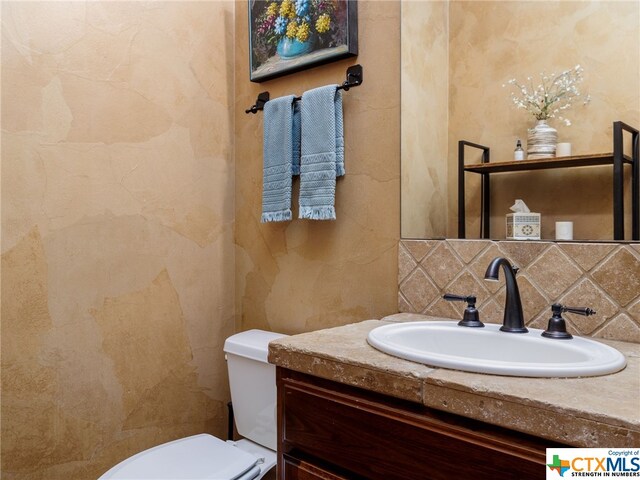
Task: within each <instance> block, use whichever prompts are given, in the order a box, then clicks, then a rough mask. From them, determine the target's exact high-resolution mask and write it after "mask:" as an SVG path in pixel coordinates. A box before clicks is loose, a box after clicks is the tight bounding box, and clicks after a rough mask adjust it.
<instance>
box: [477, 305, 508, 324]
mask: <svg viewBox="0 0 640 480" xmlns="http://www.w3.org/2000/svg"><path fill="white" fill-rule="evenodd" d="M478 310H480V320H481V321H482V322H484V323H499V324H501V323H502V321H503V320H504V305H498V303H497V302H496V301H495V300H489V301H488V302H486V303H484V304H483V305H481V306H480V307H479V308H478Z"/></svg>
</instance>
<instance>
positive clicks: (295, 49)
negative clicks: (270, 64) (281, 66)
mask: <svg viewBox="0 0 640 480" xmlns="http://www.w3.org/2000/svg"><path fill="white" fill-rule="evenodd" d="M312 46H313V39H312V37H309V39H308V40H307V41H306V42H301V41H299V40H298V39H295V38H294V39H291V38H288V37H282V38H281V39H280V41H279V42H278V46H277V47H276V52H277V53H278V55H279V56H280V58H281V59H283V60H289V59H292V58H296V57H299V56H300V55H304V54H305V53H309V52H310V51H311V47H312Z"/></svg>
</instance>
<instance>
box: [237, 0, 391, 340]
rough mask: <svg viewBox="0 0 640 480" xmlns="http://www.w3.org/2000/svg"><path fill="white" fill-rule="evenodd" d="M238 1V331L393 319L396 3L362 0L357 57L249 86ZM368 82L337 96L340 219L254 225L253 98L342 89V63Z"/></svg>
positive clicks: (257, 156) (258, 145) (257, 172)
mask: <svg viewBox="0 0 640 480" xmlns="http://www.w3.org/2000/svg"><path fill="white" fill-rule="evenodd" d="M246 8H247V7H246V2H240V3H238V4H236V12H237V14H236V31H237V39H238V44H237V47H236V104H235V114H236V123H235V140H236V296H237V306H236V310H237V313H238V315H239V327H240V328H241V329H247V328H253V327H258V328H266V329H269V330H275V331H282V332H284V333H293V332H301V331H306V330H313V329H317V328H322V327H329V326H333V325H338V324H345V323H350V322H353V321H357V320H362V319H366V318H379V317H380V316H382V315H385V314H387V313H392V312H395V311H397V280H396V278H397V257H396V255H397V240H398V238H399V233H400V232H399V227H400V226H399V215H400V207H399V198H400V192H399V170H400V169H399V141H400V140H399V138H400V132H399V119H400V98H399V97H400V86H399V82H400V49H399V45H400V42H399V32H400V19H399V15H400V5H399V3H398V2H378V1H375V2H374V1H364V2H358V22H359V25H358V34H359V40H360V53H359V55H358V57H357V59H348V60H344V61H339V62H335V63H331V64H329V65H326V66H321V67H317V68H314V69H311V70H306V71H303V72H300V73H296V74H293V75H289V76H285V77H282V78H279V79H275V80H271V81H268V82H264V83H262V84H256V83H251V82H249V71H248V63H249V62H248V60H247V43H246V39H247V21H246ZM355 63H360V64H361V65H363V67H364V83H363V85H362V86H360V87H358V88H354V89H352V90H350V91H349V92H348V93H345V95H344V114H345V152H346V153H345V157H346V160H345V166H346V171H347V174H346V176H345V177H344V178H341V179H339V180H338V185H337V194H336V197H337V198H336V207H337V208H336V215H337V220H336V221H335V222H332V221H325V222H320V221H316V222H314V221H308V220H299V219H297V218H295V217H297V204H296V201H295V199H297V187H298V180H297V179H296V180H295V182H294V193H293V198H294V208H293V212H294V218H295V219H294V220H293V221H291V222H284V223H271V224H261V223H260V212H261V191H262V114H261V113H260V114H258V115H255V116H254V115H245V114H244V109H246V108H248V107H250V106H251V105H253V104H254V102H255V99H256V96H257V94H258V93H259V92H261V91H264V90H268V91H269V92H270V93H271V96H272V98H273V97H277V96H281V95H286V94H292V93H293V94H297V95H299V94H301V93H302V92H303V91H305V90H308V89H310V88H314V87H318V86H321V85H325V84H328V83H340V82H342V81H343V80H344V78H345V72H346V68H347V66H349V65H351V64H355Z"/></svg>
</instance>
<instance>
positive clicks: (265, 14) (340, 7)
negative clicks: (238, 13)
mask: <svg viewBox="0 0 640 480" xmlns="http://www.w3.org/2000/svg"><path fill="white" fill-rule="evenodd" d="M249 1H250V12H249V15H250V25H249V26H250V40H251V70H252V72H251V73H252V78H251V79H252V80H255V79H257V78H259V79H266V78H271V77H274V76H278V75H282V74H284V73H287V70H291V68H288V67H292V66H293V67H298V68H295V69H296V70H300V69H301V68H299V67H301V66H303V65H304V66H305V67H303V68H306V66H308V64H309V63H312V64H317V63H324V62H326V61H328V60H332V59H335V57H336V56H340V58H342V57H343V56H348V55H353V54H354V52H353V48H352V49H351V51H350V49H349V43H350V40H351V41H353V37H354V32H350V31H349V30H350V28H352V29H355V28H356V26H355V2H354V1H346V0H280V1H263V0H249ZM350 4H351V5H350ZM350 16H351V17H352V18H349V17H350ZM350 34H351V35H350ZM352 47H353V45H352ZM345 53H346V54H347V55H344V54H345Z"/></svg>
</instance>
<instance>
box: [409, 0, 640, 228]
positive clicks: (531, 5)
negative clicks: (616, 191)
mask: <svg viewBox="0 0 640 480" xmlns="http://www.w3.org/2000/svg"><path fill="white" fill-rule="evenodd" d="M401 30H402V33H401V38H402V40H401V42H402V48H401V50H402V74H401V76H402V86H401V92H402V93H401V96H402V114H401V123H402V128H401V130H402V140H401V235H402V237H403V238H442V237H454V238H455V237H457V232H458V230H457V219H458V215H457V194H458V187H457V179H458V174H457V165H458V141H459V140H466V141H470V142H474V143H478V144H482V145H486V146H488V147H490V148H491V161H492V162H504V161H512V160H513V159H514V148H515V146H516V141H517V139H520V140H522V143H523V146H524V148H525V150H526V148H527V147H526V140H527V129H529V128H532V127H533V126H534V125H535V118H534V117H533V116H532V115H530V114H529V113H528V112H526V111H525V110H523V109H517V108H515V106H514V105H513V103H512V101H511V98H510V93H511V91H512V90H511V87H510V86H509V85H507V86H506V87H504V86H503V85H504V84H507V82H508V81H509V80H510V79H512V78H515V79H518V80H519V81H526V79H527V77H532V81H534V82H535V81H536V80H538V79H539V75H540V74H541V73H543V72H544V73H546V74H551V73H559V72H560V71H563V70H567V69H571V68H574V67H575V66H576V65H581V66H582V67H583V69H584V73H583V77H584V80H583V82H582V83H581V84H580V90H581V91H582V92H584V93H585V94H588V95H589V96H590V97H591V101H590V102H589V103H588V104H587V105H586V106H584V105H582V102H575V103H574V104H573V105H572V106H571V108H569V109H568V110H567V111H566V112H564V113H566V117H568V118H569V119H570V120H571V123H572V125H571V126H565V125H564V124H562V123H561V121H559V120H558V119H551V120H549V123H550V125H552V126H553V127H554V128H556V129H557V131H558V142H570V143H571V144H572V155H591V154H596V153H605V152H612V151H613V132H612V124H613V122H614V121H617V120H620V121H623V122H625V123H627V124H629V125H631V126H632V127H634V128H636V129H638V128H640V3H639V2H637V1H636V0H633V1H599V0H596V1H528V2H524V1H482V2H480V1H457V0H456V1H422V2H403V3H402V21H401ZM625 142H626V143H629V142H630V140H629V139H628V138H627V136H626V135H625ZM627 147H628V145H627ZM466 157H467V158H466V163H467V164H468V163H479V162H480V154H479V153H477V152H475V151H473V150H467V154H466ZM612 170H613V169H612V167H611V166H596V167H581V168H566V169H554V170H540V171H525V172H516V173H501V174H494V175H492V176H491V234H492V235H491V237H492V238H495V239H504V238H505V214H507V213H510V210H509V207H510V206H511V205H513V204H514V201H515V199H523V200H524V201H525V202H526V203H527V205H528V206H529V207H530V209H531V211H532V212H538V213H540V214H541V215H542V217H541V218H542V238H543V239H554V238H555V222H556V221H572V222H573V225H574V227H573V232H574V239H575V240H589V239H591V240H593V239H599V240H611V239H612V238H613V216H612V210H613V200H612V191H613V180H612ZM624 170H625V173H624V182H625V192H626V194H625V195H626V198H625V202H624V208H625V217H624V218H625V230H626V233H625V238H627V239H628V238H631V234H630V223H631V217H630V210H631V207H630V205H631V204H630V202H631V195H630V193H629V191H630V184H631V168H630V167H625V169H624ZM465 179H466V180H465V181H466V188H465V190H466V194H465V199H466V201H465V204H466V212H467V214H466V215H467V221H466V232H467V234H466V238H479V237H480V175H476V174H472V173H467V174H466V175H465Z"/></svg>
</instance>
